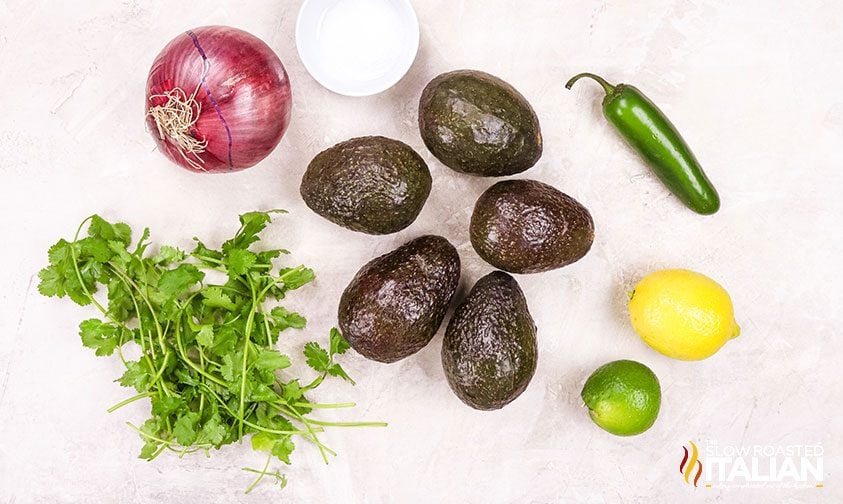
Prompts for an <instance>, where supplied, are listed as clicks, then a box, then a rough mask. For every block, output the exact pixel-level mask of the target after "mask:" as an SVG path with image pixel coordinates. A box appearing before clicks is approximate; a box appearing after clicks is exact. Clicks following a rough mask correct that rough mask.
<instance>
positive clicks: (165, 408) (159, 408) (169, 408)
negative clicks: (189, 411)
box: [152, 396, 184, 417]
mask: <svg viewBox="0 0 843 504" xmlns="http://www.w3.org/2000/svg"><path fill="white" fill-rule="evenodd" d="M183 405H184V400H182V398H181V397H176V396H153V398H152V414H153V415H157V416H161V417H165V416H167V415H170V414H171V413H175V412H176V411H178V409H179V408H181V407H182V406H183Z"/></svg>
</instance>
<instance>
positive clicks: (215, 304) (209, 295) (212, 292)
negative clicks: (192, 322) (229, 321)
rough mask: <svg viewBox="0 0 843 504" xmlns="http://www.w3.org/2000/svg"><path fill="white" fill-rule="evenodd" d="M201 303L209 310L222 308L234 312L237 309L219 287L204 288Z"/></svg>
mask: <svg viewBox="0 0 843 504" xmlns="http://www.w3.org/2000/svg"><path fill="white" fill-rule="evenodd" d="M202 297H203V298H204V299H203V300H202V303H203V304H204V305H205V306H209V307H211V308H223V309H225V310H228V311H234V309H235V308H237V305H235V304H234V303H233V302H232V301H231V297H230V296H229V295H228V294H226V293H225V292H223V290H222V288H221V287H217V286H214V287H206V288H205V289H203V290H202Z"/></svg>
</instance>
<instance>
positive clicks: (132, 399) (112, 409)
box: [106, 392, 155, 413]
mask: <svg viewBox="0 0 843 504" xmlns="http://www.w3.org/2000/svg"><path fill="white" fill-rule="evenodd" d="M154 395H155V392H144V393H142V394H138V395H135V396H132V397H130V398H128V399H125V400H123V401H120V402H119V403H117V404H115V405H114V406H112V407H110V408H108V409H107V410H106V411H108V412H109V413H114V412H115V411H117V410H118V409H120V408H122V407H123V406H125V405H127V404H131V403H133V402H135V401H139V400H141V399H144V398H146V397H151V396H154Z"/></svg>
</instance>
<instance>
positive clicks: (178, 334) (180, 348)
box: [174, 315, 228, 387]
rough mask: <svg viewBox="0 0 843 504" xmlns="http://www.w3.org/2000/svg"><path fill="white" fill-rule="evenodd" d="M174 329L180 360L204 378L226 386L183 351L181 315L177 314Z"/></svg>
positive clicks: (225, 384)
mask: <svg viewBox="0 0 843 504" xmlns="http://www.w3.org/2000/svg"><path fill="white" fill-rule="evenodd" d="M174 331H175V337H176V348H177V349H178V351H179V354H180V355H179V356H180V357H181V360H182V361H183V362H184V363H185V364H187V365H188V366H190V367H191V368H193V370H194V371H196V372H197V373H199V374H200V375H202V376H204V377H205V378H207V379H209V380H211V381H212V382H214V383H216V384H217V385H219V386H221V387H226V386H228V384H227V383H226V382H224V381H223V380H221V379H219V378H217V377H216V376H214V375H212V374H210V373H207V372H206V371H205V370H204V369H202V368H200V367H199V366H197V365H196V363H195V362H193V361H192V360H191V359H190V358H189V357H188V356H187V352H186V351H185V349H184V342H183V341H182V339H181V315H179V320H178V321H176V327H175V329H174Z"/></svg>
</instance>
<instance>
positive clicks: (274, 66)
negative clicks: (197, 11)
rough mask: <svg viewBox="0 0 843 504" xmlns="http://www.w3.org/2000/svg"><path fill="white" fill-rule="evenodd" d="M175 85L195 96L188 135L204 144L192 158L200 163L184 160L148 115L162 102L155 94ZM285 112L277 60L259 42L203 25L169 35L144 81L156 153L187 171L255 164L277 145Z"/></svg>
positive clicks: (284, 81)
mask: <svg viewBox="0 0 843 504" xmlns="http://www.w3.org/2000/svg"><path fill="white" fill-rule="evenodd" d="M206 69H207V70H206ZM203 75H204V78H203ZM175 88H180V89H181V90H182V91H184V93H185V94H186V95H187V96H191V95H193V93H194V91H196V95H195V100H196V102H198V104H199V107H197V108H196V110H198V117H196V122H195V123H194V124H193V126H192V127H191V128H190V130H189V131H190V133H189V134H190V136H192V137H193V138H195V139H197V140H200V141H202V140H204V141H206V142H207V146H206V147H205V150H204V152H201V153H199V154H197V156H198V157H199V158H201V162H200V161H199V160H198V159H197V157H196V156H194V155H192V154H187V157H188V158H189V159H191V160H193V163H191V162H189V161H188V160H187V159H185V155H183V153H182V150H181V149H180V148H179V146H178V145H176V144H175V142H174V141H173V140H172V139H171V138H169V137H168V136H167V135H165V136H164V138H161V135H160V134H159V129H158V126H157V125H156V121H155V119H154V118H153V117H152V116H150V115H149V110H150V108H152V107H154V106H156V105H163V104H166V102H167V101H168V99H167V98H164V97H160V96H157V95H161V94H164V93H165V92H167V91H171V90H173V89H175ZM197 88H198V91H197ZM291 111H292V94H291V91H290V81H289V78H288V77H287V72H286V71H285V70H284V65H283V64H282V63H281V60H280V59H279V58H278V56H277V55H276V54H275V53H274V52H273V51H272V49H270V47H269V46H268V45H266V44H265V43H264V42H263V41H262V40H261V39H259V38H257V37H255V36H254V35H251V34H249V33H247V32H245V31H243V30H239V29H237V28H231V27H228V26H203V27H201V28H196V29H193V30H188V31H187V32H185V33H182V34H181V35H179V36H177V37H176V38H174V39H173V40H172V41H170V43H169V44H167V46H166V47H164V49H163V50H162V51H161V53H160V54H159V55H158V56H157V57H156V58H155V61H154V62H153V63H152V68H151V69H150V71H149V78H148V80H147V83H146V112H147V115H146V120H147V127H148V129H149V132H150V133H151V134H152V136H153V138H154V139H155V142H156V143H157V145H158V149H159V150H160V151H161V152H163V153H164V154H165V155H166V156H167V157H168V158H170V160H171V161H173V162H174V163H176V164H178V165H179V166H181V167H183V168H186V169H188V170H191V171H198V172H205V173H219V172H233V171H238V170H242V169H244V168H248V167H250V166H254V165H255V164H257V163H258V162H259V161H261V160H262V159H264V158H265V157H266V156H268V155H269V153H270V152H272V151H273V149H275V147H276V146H277V145H278V143H279V142H280V141H281V137H283V136H284V132H285V131H286V130H287V126H289V124H290V115H291Z"/></svg>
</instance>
